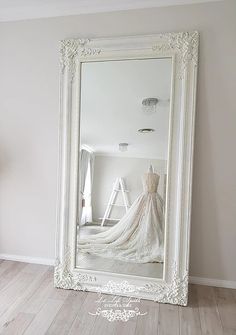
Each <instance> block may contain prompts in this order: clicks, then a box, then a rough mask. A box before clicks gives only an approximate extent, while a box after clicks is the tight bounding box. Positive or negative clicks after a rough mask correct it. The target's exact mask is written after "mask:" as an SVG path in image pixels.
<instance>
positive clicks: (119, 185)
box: [100, 178, 130, 226]
mask: <svg viewBox="0 0 236 335" xmlns="http://www.w3.org/2000/svg"><path fill="white" fill-rule="evenodd" d="M118 192H121V194H122V198H123V201H124V204H116V203H115V201H116V197H117V194H118ZM128 192H129V191H128V190H126V189H125V183H124V180H123V178H116V180H115V182H114V184H113V188H112V192H111V195H110V198H109V201H108V204H107V207H106V210H105V213H104V216H103V217H102V218H100V220H102V222H101V226H103V225H104V223H105V221H119V220H120V219H114V218H111V217H110V213H111V210H112V207H113V206H119V207H125V212H127V211H128V209H129V207H130V205H129V200H128V197H127V193H128Z"/></svg>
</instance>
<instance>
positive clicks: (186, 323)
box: [179, 285, 202, 335]
mask: <svg viewBox="0 0 236 335" xmlns="http://www.w3.org/2000/svg"><path fill="white" fill-rule="evenodd" d="M179 318H180V334H181V335H200V334H202V330H201V323H200V315H199V308H198V297H197V287H196V285H190V286H189V297H188V307H183V306H179Z"/></svg>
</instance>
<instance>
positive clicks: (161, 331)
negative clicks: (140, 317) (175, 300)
mask: <svg viewBox="0 0 236 335" xmlns="http://www.w3.org/2000/svg"><path fill="white" fill-rule="evenodd" d="M173 334H174V335H182V334H180V331H179V307H178V306H175V305H168V304H160V311H159V324H158V335H173Z"/></svg>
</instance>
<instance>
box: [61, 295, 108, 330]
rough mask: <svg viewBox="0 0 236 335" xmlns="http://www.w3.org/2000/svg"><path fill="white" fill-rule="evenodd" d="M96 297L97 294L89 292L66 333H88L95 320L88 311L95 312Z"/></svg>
mask: <svg viewBox="0 0 236 335" xmlns="http://www.w3.org/2000/svg"><path fill="white" fill-rule="evenodd" d="M96 299H97V294H96V293H92V292H90V293H89V294H88V295H87V297H86V299H85V301H84V304H83V310H82V311H81V313H78V315H77V317H76V319H75V320H74V322H73V324H72V327H71V329H70V331H69V333H68V335H78V334H81V335H82V334H83V335H90V334H91V331H92V329H93V328H94V323H95V321H96V318H97V317H96V316H93V315H90V314H89V312H92V313H93V312H95V310H96V304H95V300H96ZM103 335H108V334H103Z"/></svg>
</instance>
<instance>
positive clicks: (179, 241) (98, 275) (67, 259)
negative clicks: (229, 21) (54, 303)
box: [54, 32, 199, 305]
mask: <svg viewBox="0 0 236 335" xmlns="http://www.w3.org/2000/svg"><path fill="white" fill-rule="evenodd" d="M198 40H199V36H198V33H197V32H183V33H166V34H160V35H151V36H135V37H124V38H115V39H93V40H89V39H68V40H63V41H61V49H60V56H61V79H60V80H61V82H60V89H61V94H60V95H61V97H60V99H61V100H60V108H61V116H60V154H59V177H58V178H59V182H58V185H59V187H58V215H57V221H58V222H57V238H56V240H57V242H56V257H57V261H56V266H55V274H54V277H55V286H56V287H58V288H63V289H73V290H88V291H95V292H96V291H97V292H104V293H111V294H116V295H117V294H120V295H127V296H136V297H138V298H143V299H149V300H154V301H158V302H163V303H171V304H179V305H186V304H187V296H188V271H189V236H190V214H191V188H192V187H191V185H192V164H193V142H194V119H195V96H196V78H197V61H198ZM166 57H168V58H171V59H172V92H171V102H170V109H171V110H170V113H171V117H170V127H169V148H168V180H167V199H166V206H167V207H166V228H165V252H164V254H165V257H164V270H163V278H162V279H160V278H147V277H139V276H133V275H124V274H115V273H108V272H101V271H95V270H83V269H81V268H78V267H76V234H77V233H76V224H77V213H78V208H77V206H78V196H77V194H78V171H79V161H78V158H79V137H80V136H79V134H80V124H79V121H80V79H81V78H80V69H81V64H82V63H83V62H90V61H101V60H121V59H141V58H142V59H143V58H166ZM140 266H142V265H140Z"/></svg>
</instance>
